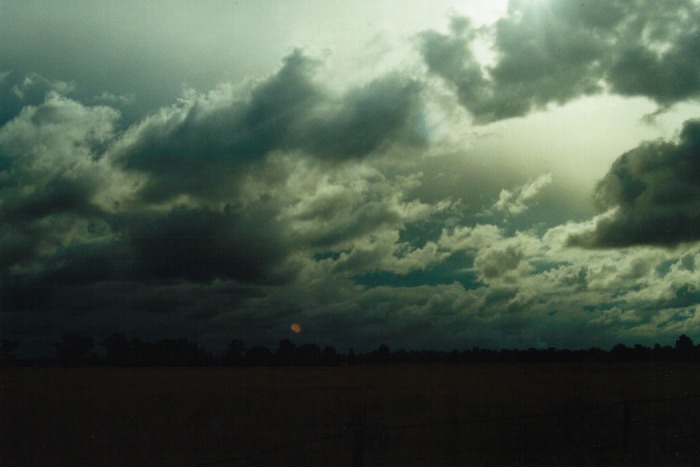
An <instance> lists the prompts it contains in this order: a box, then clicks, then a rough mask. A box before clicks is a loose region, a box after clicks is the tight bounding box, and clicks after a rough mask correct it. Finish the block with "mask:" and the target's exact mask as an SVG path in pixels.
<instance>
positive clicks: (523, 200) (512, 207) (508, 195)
mask: <svg viewBox="0 0 700 467" xmlns="http://www.w3.org/2000/svg"><path fill="white" fill-rule="evenodd" d="M550 183H552V174H544V175H540V176H539V177H537V178H536V179H535V180H533V181H531V182H528V183H526V184H525V185H522V186H520V187H518V188H516V189H514V190H506V189H503V190H501V193H500V194H499V195H498V201H496V203H494V205H493V206H492V208H493V209H495V210H497V211H506V212H507V213H509V214H521V213H523V212H525V211H526V210H527V208H528V207H529V206H528V205H527V203H528V202H529V201H531V200H532V199H533V198H535V197H536V196H537V195H538V194H539V193H540V191H541V190H542V189H543V188H544V187H546V186H547V185H549V184H550Z"/></svg>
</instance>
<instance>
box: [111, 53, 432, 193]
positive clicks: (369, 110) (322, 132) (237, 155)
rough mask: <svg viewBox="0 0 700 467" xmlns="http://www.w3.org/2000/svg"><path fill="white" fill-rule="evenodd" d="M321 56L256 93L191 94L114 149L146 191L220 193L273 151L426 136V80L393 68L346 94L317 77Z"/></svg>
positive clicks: (352, 149) (352, 153)
mask: <svg viewBox="0 0 700 467" xmlns="http://www.w3.org/2000/svg"><path fill="white" fill-rule="evenodd" d="M316 66H318V63H317V62H316V61H315V60H313V59H310V58H307V57H305V56H304V55H303V54H302V53H301V52H300V51H296V52H294V53H292V54H291V55H290V56H288V57H287V58H286V59H285V60H284V66H283V67H282V68H281V69H280V70H279V72H278V73H276V74H275V75H273V76H272V77H270V78H268V79H267V80H265V81H263V82H262V83H260V84H258V85H257V86H256V87H255V88H254V89H252V91H251V92H250V95H249V96H244V97H242V98H236V97H234V96H222V95H212V96H209V97H207V98H197V97H195V98H193V99H194V100H193V101H192V102H188V103H186V104H184V105H183V106H181V107H175V108H171V109H169V110H166V111H164V112H161V113H160V114H157V115H154V116H152V117H150V118H149V119H147V120H146V121H145V122H143V123H142V124H141V125H139V126H138V127H137V128H135V129H134V130H133V131H132V132H131V133H130V134H128V135H127V136H126V138H125V142H124V143H123V144H122V145H121V147H120V148H119V149H118V150H117V151H116V157H117V159H118V160H119V161H121V162H122V163H123V164H125V167H126V168H127V169H130V170H135V171H139V172H142V173H146V174H148V175H149V179H148V182H147V185H146V187H145V188H144V193H143V194H144V196H145V198H146V199H149V200H163V199H168V198H170V197H173V196H175V195H177V194H180V193H188V194H191V195H194V196H201V197H204V198H211V197H220V196H221V193H222V190H224V191H225V189H223V188H222V185H230V183H231V178H232V177H235V176H236V175H237V173H238V172H239V171H240V170H242V169H241V165H242V164H245V163H250V162H252V161H256V160H260V159H261V158H263V157H264V156H266V155H267V154H269V153H270V152H272V151H294V150H297V151H302V152H304V153H307V154H311V155H314V156H316V157H318V158H320V159H324V160H330V161H342V160H347V159H352V158H362V157H365V156H367V155H369V154H371V153H372V152H373V151H375V150H377V149H378V148H380V147H381V146H382V145H383V144H384V143H391V142H396V141H406V142H410V143H414V144H415V143H419V142H420V141H421V138H420V136H418V135H419V131H420V120H419V116H420V115H419V113H418V106H419V102H420V101H419V98H418V96H419V91H420V89H419V86H418V85H417V84H416V83H415V82H412V81H410V80H406V79H404V78H402V77H400V76H398V75H388V76H385V77H383V78H379V79H377V80H376V81H373V82H370V83H368V84H367V85H365V86H363V87H360V88H357V89H354V90H351V91H350V92H348V93H347V94H345V95H344V96H341V97H339V98H337V97H334V96H333V95H331V94H330V93H329V92H328V91H327V90H326V89H325V88H324V87H323V86H321V85H320V84H318V83H316V82H315V81H314V80H313V74H314V69H315V68H316Z"/></svg>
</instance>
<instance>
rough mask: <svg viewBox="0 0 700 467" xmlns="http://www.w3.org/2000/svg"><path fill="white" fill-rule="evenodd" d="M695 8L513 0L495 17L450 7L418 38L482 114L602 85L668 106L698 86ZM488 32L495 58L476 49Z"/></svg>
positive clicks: (641, 1) (480, 119)
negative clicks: (445, 29)
mask: <svg viewBox="0 0 700 467" xmlns="http://www.w3.org/2000/svg"><path fill="white" fill-rule="evenodd" d="M698 11H699V10H698V8H697V4H696V2H694V1H693V0H677V1H674V2H673V5H669V4H664V5H660V4H659V3H658V2H653V1H649V0H636V1H633V2H622V1H620V2H614V1H613V2H604V1H593V2H585V3H572V2H569V1H566V0H552V1H548V2H525V1H512V2H510V4H509V9H508V15H507V16H506V17H504V18H502V19H500V20H498V21H497V22H496V23H495V24H494V25H493V26H491V27H480V28H475V27H473V26H472V25H471V23H470V22H469V21H468V19H466V18H462V17H454V18H453V20H452V23H451V26H450V32H449V33H448V34H442V33H439V32H436V31H427V32H424V33H422V34H421V35H420V41H419V46H420V52H421V54H422V56H423V59H424V61H425V64H426V65H427V67H428V70H429V71H430V72H432V73H433V74H435V75H437V76H439V77H441V78H442V79H443V80H444V81H445V82H446V83H448V84H449V85H450V86H452V87H453V88H454V91H455V93H456V94H457V98H458V99H459V101H460V103H461V104H462V105H463V106H464V107H465V108H466V109H467V110H469V112H470V113H471V114H472V115H473V116H474V119H475V121H476V122H477V123H488V122H492V121H496V120H501V119H505V118H511V117H519V116H523V115H526V114H528V113H529V112H531V111H533V110H540V109H544V108H546V106H547V105H548V104H551V103H556V104H563V103H566V102H568V101H571V100H573V99H575V98H577V97H580V96H584V95H589V94H594V93H600V92H602V91H604V90H608V91H610V92H613V93H617V94H620V95H624V96H643V97H647V98H649V99H651V100H653V101H654V102H656V103H657V104H658V105H659V106H661V107H668V106H670V105H673V104H675V103H678V102H682V101H685V100H687V99H695V98H697V97H698V96H699V95H700V72H699V70H700V59H698V56H697V53H696V52H695V48H696V47H695V45H694V44H697V41H698V37H699V36H698V35H699V34H700V29H699V27H698V24H700V18H699V16H698ZM484 41H486V42H490V43H492V47H493V54H494V55H495V57H494V62H493V63H489V62H488V61H484V60H483V59H480V58H478V56H477V54H476V53H475V47H476V44H477V43H479V42H482V43H483V42H484Z"/></svg>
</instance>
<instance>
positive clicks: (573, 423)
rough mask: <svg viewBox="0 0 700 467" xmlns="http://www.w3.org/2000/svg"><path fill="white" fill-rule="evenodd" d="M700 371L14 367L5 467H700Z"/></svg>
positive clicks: (5, 394) (6, 391)
mask: <svg viewBox="0 0 700 467" xmlns="http://www.w3.org/2000/svg"><path fill="white" fill-rule="evenodd" d="M699 394H700V366H698V365H696V364H680V363H662V364H658V363H654V364H643V363H634V364H613V363H609V364H602V363H527V364H502V363H491V364H471V365H457V364H454V365H437V364H435V365H377V366H371V365H367V366H364V365H361V366H353V367H328V368H5V369H2V370H0V424H1V429H2V432H1V433H0V434H1V435H2V440H1V443H2V444H1V445H0V465H120V466H123V465H222V466H223V465H473V464H478V465H484V464H491V465H504V464H511V465H512V464H536V463H539V464H541V463H545V464H559V465H562V464H563V465H586V464H590V465H600V464H655V465H658V464H675V463H677V464H697V463H700V451H699V449H700V397H696V396H697V395H699Z"/></svg>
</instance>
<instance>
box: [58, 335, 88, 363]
mask: <svg viewBox="0 0 700 467" xmlns="http://www.w3.org/2000/svg"><path fill="white" fill-rule="evenodd" d="M94 346H95V345H94V344H93V342H92V339H91V338H89V337H86V336H76V335H67V336H61V341H60V342H58V343H56V344H55V349H56V359H57V360H58V362H59V363H60V364H61V365H69V366H82V365H89V364H91V363H95V355H94V354H93V353H92V349H93V348H94Z"/></svg>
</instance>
